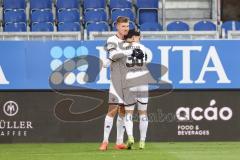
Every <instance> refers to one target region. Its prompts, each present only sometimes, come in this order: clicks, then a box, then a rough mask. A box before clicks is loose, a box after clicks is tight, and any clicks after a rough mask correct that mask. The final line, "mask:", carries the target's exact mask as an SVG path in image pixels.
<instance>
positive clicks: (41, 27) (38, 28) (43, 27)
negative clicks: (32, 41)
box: [31, 22, 54, 32]
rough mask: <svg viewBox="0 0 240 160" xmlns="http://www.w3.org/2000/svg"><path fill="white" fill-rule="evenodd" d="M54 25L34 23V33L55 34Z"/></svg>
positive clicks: (32, 29) (32, 28)
mask: <svg viewBox="0 0 240 160" xmlns="http://www.w3.org/2000/svg"><path fill="white" fill-rule="evenodd" d="M53 30H54V28H53V23H51V22H36V23H32V26H31V31H32V32H53Z"/></svg>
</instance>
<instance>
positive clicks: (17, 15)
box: [3, 10, 27, 23]
mask: <svg viewBox="0 0 240 160" xmlns="http://www.w3.org/2000/svg"><path fill="white" fill-rule="evenodd" d="M3 19H4V23H8V22H25V23H26V21H27V19H26V13H25V11H24V10H6V11H5V12H4V17H3Z"/></svg>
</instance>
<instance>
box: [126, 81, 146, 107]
mask: <svg viewBox="0 0 240 160" xmlns="http://www.w3.org/2000/svg"><path fill="white" fill-rule="evenodd" d="M123 101H124V105H125V107H129V108H130V106H131V107H132V106H135V104H137V103H138V109H139V110H146V109H145V106H144V105H147V104H148V85H141V86H136V87H131V88H125V89H123ZM139 107H140V108H139ZM141 107H142V108H141ZM129 108H128V109H129Z"/></svg>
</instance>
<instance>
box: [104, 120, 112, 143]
mask: <svg viewBox="0 0 240 160" xmlns="http://www.w3.org/2000/svg"><path fill="white" fill-rule="evenodd" d="M112 126H113V117H109V116H108V115H107V116H106V117H105V122H104V137H103V141H104V142H108V139H109V135H110V133H111V130H112Z"/></svg>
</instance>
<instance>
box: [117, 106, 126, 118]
mask: <svg viewBox="0 0 240 160" xmlns="http://www.w3.org/2000/svg"><path fill="white" fill-rule="evenodd" d="M118 114H119V115H120V116H121V117H124V115H125V108H124V106H119V109H118Z"/></svg>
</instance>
